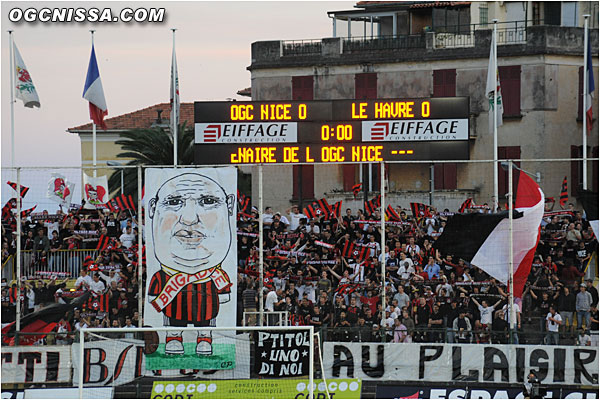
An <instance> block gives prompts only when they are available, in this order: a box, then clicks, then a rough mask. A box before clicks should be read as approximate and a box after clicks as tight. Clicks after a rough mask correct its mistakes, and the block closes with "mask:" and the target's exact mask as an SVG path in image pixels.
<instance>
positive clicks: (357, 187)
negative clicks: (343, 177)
mask: <svg viewBox="0 0 600 400" xmlns="http://www.w3.org/2000/svg"><path fill="white" fill-rule="evenodd" d="M361 189H362V183H357V184H356V185H354V186H352V193H353V194H354V197H356V196H358V194H359V193H360V191H361Z"/></svg>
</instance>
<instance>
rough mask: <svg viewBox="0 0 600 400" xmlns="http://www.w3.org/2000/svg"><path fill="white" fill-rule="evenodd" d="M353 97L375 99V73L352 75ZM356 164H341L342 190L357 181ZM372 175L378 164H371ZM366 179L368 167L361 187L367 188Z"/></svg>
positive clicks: (364, 171) (345, 189) (350, 187)
mask: <svg viewBox="0 0 600 400" xmlns="http://www.w3.org/2000/svg"><path fill="white" fill-rule="evenodd" d="M354 98H356V99H361V100H362V99H376V98H377V73H371V72H368V73H362V74H356V75H354ZM357 167H358V165H356V164H344V165H342V178H343V183H344V191H350V190H352V186H353V185H355V184H356V183H359V182H358V180H357V178H356V175H357ZM371 168H373V172H372V176H376V174H377V171H378V168H379V167H378V165H377V164H373V165H372V166H371ZM367 180H368V169H367V168H365V169H364V170H363V180H362V182H363V189H365V190H369V187H368V185H367Z"/></svg>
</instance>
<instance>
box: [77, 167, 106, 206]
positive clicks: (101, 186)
mask: <svg viewBox="0 0 600 400" xmlns="http://www.w3.org/2000/svg"><path fill="white" fill-rule="evenodd" d="M83 189H84V196H85V207H84V208H86V209H96V208H103V205H104V204H106V202H107V201H108V180H107V179H106V175H104V176H99V177H97V178H95V177H91V176H88V175H87V174H83Z"/></svg>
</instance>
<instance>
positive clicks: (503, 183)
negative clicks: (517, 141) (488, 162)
mask: <svg viewBox="0 0 600 400" xmlns="http://www.w3.org/2000/svg"><path fill="white" fill-rule="evenodd" d="M519 158H521V147H520V146H500V147H498V160H508V159H513V160H514V159H519ZM515 165H516V166H517V167H520V166H521V163H520V162H519V161H517V162H515ZM514 178H515V175H514V173H513V180H514ZM506 193H508V170H504V168H502V167H501V166H500V165H498V197H499V199H497V201H498V204H500V205H502V204H504V203H505V201H504V200H505V197H504V195H505V194H506ZM513 195H516V193H513Z"/></svg>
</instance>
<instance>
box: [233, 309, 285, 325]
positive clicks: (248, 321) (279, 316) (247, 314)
mask: <svg viewBox="0 0 600 400" xmlns="http://www.w3.org/2000/svg"><path fill="white" fill-rule="evenodd" d="M260 314H261V313H260V311H244V316H243V319H242V326H259V325H260V323H259V322H260ZM262 314H263V325H264V326H289V325H290V323H289V315H288V312H287V311H263V313H262Z"/></svg>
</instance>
